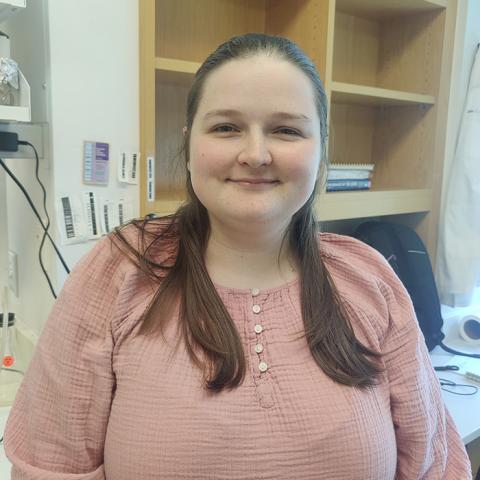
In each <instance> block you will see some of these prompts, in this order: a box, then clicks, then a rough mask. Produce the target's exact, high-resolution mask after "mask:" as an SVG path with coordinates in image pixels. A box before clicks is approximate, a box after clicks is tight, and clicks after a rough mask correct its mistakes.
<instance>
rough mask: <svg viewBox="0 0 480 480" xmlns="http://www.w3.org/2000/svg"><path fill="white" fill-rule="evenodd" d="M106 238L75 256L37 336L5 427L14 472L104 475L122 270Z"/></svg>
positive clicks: (87, 479) (38, 476) (62, 478)
mask: <svg viewBox="0 0 480 480" xmlns="http://www.w3.org/2000/svg"><path fill="white" fill-rule="evenodd" d="M112 248H114V247H112V246H111V242H110V240H109V238H104V239H102V240H100V241H99V242H98V243H97V245H95V246H94V248H93V249H92V250H91V251H90V252H89V253H88V254H87V255H86V256H85V257H83V259H81V260H80V262H79V263H78V265H77V266H76V268H75V269H74V270H73V271H72V273H71V274H70V276H69V278H68V279H67V281H66V283H65V286H64V288H63V290H62V292H61V293H60V295H59V297H58V299H57V300H56V302H55V304H54V306H53V309H52V312H51V314H50V316H49V318H48V321H47V323H46V325H45V327H44V329H43V332H42V334H41V336H40V338H39V341H38V344H37V347H36V349H35V352H34V355H33V358H32V360H31V363H30V365H29V368H28V371H27V372H26V374H25V378H24V380H23V382H22V384H21V386H20V388H19V390H18V392H17V395H16V398H15V402H14V404H13V406H12V409H11V412H10V415H9V418H8V422H7V425H6V430H5V452H6V454H7V457H8V459H9V460H10V462H11V463H12V470H11V475H12V476H11V478H12V479H13V480H20V479H22V480H47V479H48V480H67V479H68V480H74V479H78V480H80V479H82V480H104V478H105V475H104V469H103V445H104V438H105V432H106V427H107V422H108V418H109V412H110V404H111V401H112V394H113V389H114V376H113V373H112V348H113V339H112V333H113V332H112V326H111V325H112V316H113V312H114V309H115V304H116V299H117V296H118V292H119V289H120V285H121V283H122V280H123V277H124V275H125V272H124V271H122V268H121V264H122V256H121V254H120V253H119V252H116V253H115V252H114V250H112Z"/></svg>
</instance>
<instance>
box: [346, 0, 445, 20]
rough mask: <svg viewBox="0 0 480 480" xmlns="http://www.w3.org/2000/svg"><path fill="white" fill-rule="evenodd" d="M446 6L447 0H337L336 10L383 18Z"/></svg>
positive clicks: (414, 13) (413, 13) (376, 18)
mask: <svg viewBox="0 0 480 480" xmlns="http://www.w3.org/2000/svg"><path fill="white" fill-rule="evenodd" d="M445 8H447V0H388V1H385V0H337V10H339V11H341V12H344V13H348V14H350V15H355V16H358V17H364V18H370V19H375V20H384V19H387V18H391V17H400V16H404V15H416V14H419V13H423V12H431V11H435V10H442V9H445Z"/></svg>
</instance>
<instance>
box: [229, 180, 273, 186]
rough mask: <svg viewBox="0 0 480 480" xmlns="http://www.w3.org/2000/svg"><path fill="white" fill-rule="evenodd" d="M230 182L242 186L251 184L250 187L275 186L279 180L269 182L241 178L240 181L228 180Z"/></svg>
mask: <svg viewBox="0 0 480 480" xmlns="http://www.w3.org/2000/svg"><path fill="white" fill-rule="evenodd" d="M227 181H228V182H233V183H241V184H249V185H273V184H275V183H278V180H267V179H253V178H252V179H250V178H239V179H232V178H228V179H227Z"/></svg>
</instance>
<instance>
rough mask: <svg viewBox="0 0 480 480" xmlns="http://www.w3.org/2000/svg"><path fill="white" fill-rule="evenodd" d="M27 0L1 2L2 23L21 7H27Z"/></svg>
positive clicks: (0, 18)
mask: <svg viewBox="0 0 480 480" xmlns="http://www.w3.org/2000/svg"><path fill="white" fill-rule="evenodd" d="M26 3H27V2H26V0H10V1H9V2H0V23H1V22H4V21H5V20H8V19H9V18H10V17H11V16H12V15H14V14H15V13H17V12H18V10H19V9H21V8H25V7H26Z"/></svg>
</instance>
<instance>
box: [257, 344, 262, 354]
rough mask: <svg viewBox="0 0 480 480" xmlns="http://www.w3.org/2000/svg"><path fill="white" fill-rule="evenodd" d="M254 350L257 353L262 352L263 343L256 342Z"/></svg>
mask: <svg viewBox="0 0 480 480" xmlns="http://www.w3.org/2000/svg"><path fill="white" fill-rule="evenodd" d="M255 351H256V352H257V353H262V352H263V345H262V344H261V343H257V344H256V345H255Z"/></svg>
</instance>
